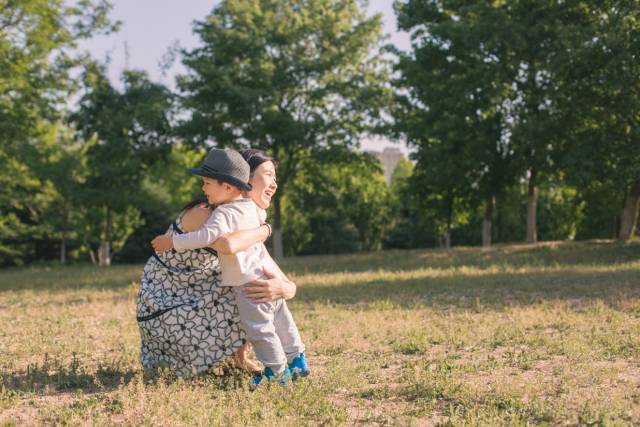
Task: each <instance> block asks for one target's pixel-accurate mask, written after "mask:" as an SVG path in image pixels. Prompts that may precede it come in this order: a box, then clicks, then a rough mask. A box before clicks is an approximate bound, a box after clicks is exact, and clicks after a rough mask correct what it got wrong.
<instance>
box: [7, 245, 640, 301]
mask: <svg viewBox="0 0 640 427" xmlns="http://www.w3.org/2000/svg"><path fill="white" fill-rule="evenodd" d="M639 259H640V244H638V243H632V244H627V245H624V244H619V243H616V242H613V241H593V242H543V243H538V244H530V245H527V244H521V245H496V246H494V247H492V248H490V249H489V250H482V249H481V248H477V247H460V248H453V249H451V250H442V249H419V250H388V251H382V252H371V253H360V254H341V255H322V256H301V257H294V258H287V259H285V260H284V261H283V262H282V263H281V264H282V267H283V270H284V271H286V272H290V273H293V274H295V275H303V274H309V273H312V274H318V273H336V272H353V273H355V272H365V271H378V270H380V269H384V270H387V271H412V270H416V269H421V268H440V269H448V268H459V267H464V266H468V267H477V268H488V267H492V266H498V267H513V268H519V267H541V266H550V265H552V266H567V267H568V266H578V265H584V266H585V267H588V266H591V265H611V266H614V265H621V264H624V263H628V262H632V261H637V260H639ZM142 269H143V265H142V264H132V265H124V264H119V265H113V266H111V267H106V268H105V267H102V268H98V267H94V266H91V265H76V266H68V267H63V266H61V267H30V268H14V269H9V270H6V271H4V272H2V273H0V294H1V293H3V292H8V291H26V290H45V291H52V290H83V289H87V290H93V289H109V290H117V289H121V288H124V287H127V286H129V285H130V284H132V283H137V282H139V280H140V276H141V274H142Z"/></svg>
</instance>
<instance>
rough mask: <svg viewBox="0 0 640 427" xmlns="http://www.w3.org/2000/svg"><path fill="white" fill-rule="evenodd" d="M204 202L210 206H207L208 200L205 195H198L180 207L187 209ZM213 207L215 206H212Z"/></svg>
mask: <svg viewBox="0 0 640 427" xmlns="http://www.w3.org/2000/svg"><path fill="white" fill-rule="evenodd" d="M203 203H204V204H205V205H207V207H208V208H211V206H209V202H208V201H207V198H206V197H198V198H196V199H193V200H192V201H190V202H189V203H187V204H186V205H184V207H183V208H182V210H183V211H186V210H189V209H191V208H195V207H196V206H200V205H201V204H203ZM214 207H215V206H214Z"/></svg>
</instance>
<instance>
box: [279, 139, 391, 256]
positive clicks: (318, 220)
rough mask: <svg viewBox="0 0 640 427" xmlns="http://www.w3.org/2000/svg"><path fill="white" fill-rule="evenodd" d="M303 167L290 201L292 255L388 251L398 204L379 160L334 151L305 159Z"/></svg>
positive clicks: (286, 215)
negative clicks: (388, 235)
mask: <svg viewBox="0 0 640 427" xmlns="http://www.w3.org/2000/svg"><path fill="white" fill-rule="evenodd" d="M299 168H300V172H299V174H298V175H297V176H296V178H295V180H293V181H292V182H291V186H290V191H289V192H288V193H287V196H286V197H285V201H284V206H285V209H284V222H285V225H286V228H285V230H286V231H285V234H284V237H285V241H286V242H287V248H288V249H289V251H290V253H301V254H311V253H344V252H357V251H362V250H365V251H373V250H378V249H381V248H382V243H383V241H384V239H385V235H386V231H387V229H388V228H389V222H390V219H391V211H392V203H393V201H392V198H391V194H390V191H389V187H388V185H387V183H386V182H385V180H384V174H383V172H382V165H381V164H380V162H379V161H378V159H376V158H374V157H372V156H371V155H369V154H363V153H356V152H350V151H348V150H347V149H345V148H334V149H333V150H329V151H327V152H325V153H322V154H319V155H316V156H314V157H307V158H306V159H303V160H302V162H301V163H300V164H299Z"/></svg>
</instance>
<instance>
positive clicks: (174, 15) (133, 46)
mask: <svg viewBox="0 0 640 427" xmlns="http://www.w3.org/2000/svg"><path fill="white" fill-rule="evenodd" d="M112 3H113V6H114V7H113V10H112V13H111V16H112V18H113V19H114V20H119V21H121V27H120V31H119V32H118V33H115V34H111V35H109V36H98V37H95V38H93V39H91V40H88V41H85V42H83V43H82V44H81V47H82V48H84V49H87V50H89V51H90V52H91V53H92V55H93V56H94V57H95V58H98V59H100V60H104V59H105V58H106V57H109V59H110V64H109V76H110V78H111V80H113V81H114V82H117V81H118V76H119V75H120V73H121V72H122V71H123V70H124V69H126V68H134V69H142V70H145V71H147V73H149V75H150V77H151V78H152V79H153V80H156V81H159V82H162V83H163V84H165V85H167V86H169V87H174V78H175V76H176V75H177V74H180V73H182V72H184V68H183V67H182V65H181V64H180V63H179V61H175V62H174V64H173V66H172V67H171V68H169V69H168V70H166V71H165V72H163V71H162V69H161V67H160V64H161V63H162V61H163V57H164V56H165V55H166V53H167V51H168V50H169V49H170V48H171V47H172V46H173V45H175V44H176V43H178V44H179V46H181V47H183V48H192V47H195V46H197V45H198V42H199V40H198V39H197V37H196V36H195V35H194V34H193V33H192V31H191V29H192V23H193V21H195V20H201V19H203V18H204V17H205V16H206V15H207V14H208V13H209V12H211V10H212V9H213V7H214V6H215V5H216V4H217V3H218V2H217V1H215V0H113V1H112ZM369 3H370V4H369V8H368V11H367V13H368V14H374V13H381V14H382V16H383V20H384V32H385V34H388V35H389V37H390V38H389V41H390V42H391V43H394V44H395V45H396V46H398V47H399V48H401V49H408V48H409V36H408V34H406V33H403V32H398V31H397V29H396V21H395V14H394V12H393V0H369ZM361 145H362V148H363V149H368V150H378V151H381V150H382V149H383V148H384V147H397V148H400V149H401V150H402V151H403V152H404V153H408V152H409V150H408V149H407V147H406V146H405V145H404V144H402V143H394V142H391V141H388V140H386V139H380V138H376V139H371V140H369V139H368V140H364V141H362V144H361Z"/></svg>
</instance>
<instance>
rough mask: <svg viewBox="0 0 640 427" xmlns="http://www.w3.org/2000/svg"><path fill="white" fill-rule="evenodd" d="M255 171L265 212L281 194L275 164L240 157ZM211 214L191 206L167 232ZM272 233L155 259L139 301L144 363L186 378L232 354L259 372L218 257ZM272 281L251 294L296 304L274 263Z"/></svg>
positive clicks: (246, 233) (256, 197)
mask: <svg viewBox="0 0 640 427" xmlns="http://www.w3.org/2000/svg"><path fill="white" fill-rule="evenodd" d="M242 155H243V156H244V158H245V160H247V162H248V163H249V166H250V169H251V178H250V183H251V185H252V190H251V192H249V193H247V196H248V197H251V198H252V199H253V201H254V202H255V203H256V204H257V205H258V206H260V207H261V208H263V209H266V208H268V207H269V205H270V204H271V198H272V197H273V195H274V194H275V191H276V189H277V183H276V163H275V161H274V160H273V159H272V158H270V157H268V156H267V155H266V154H265V153H264V152H262V151H260V150H246V151H244V152H243V153H242ZM210 214H211V208H210V207H208V206H207V205H206V203H204V201H203V200H202V199H201V200H197V201H194V202H192V203H190V204H189V205H187V206H186V207H185V208H184V209H183V211H182V213H181V214H180V215H179V216H178V218H177V219H176V221H175V222H174V223H173V224H172V225H171V227H169V230H168V233H169V234H173V233H184V232H188V231H194V230H197V229H199V228H200V227H201V226H202V225H203V224H204V222H205V221H206V220H207V218H208V217H209V215H210ZM270 229H271V227H270V226H268V225H263V226H261V227H259V228H257V229H253V230H243V231H239V232H236V233H233V234H231V235H229V236H224V237H222V238H220V239H218V240H216V241H215V242H214V243H213V245H212V248H206V249H196V250H191V251H180V252H176V251H174V250H172V251H169V252H165V253H163V254H155V253H154V254H153V255H152V257H151V258H149V261H147V264H146V265H145V267H144V271H143V274H142V281H141V288H140V292H139V293H138V298H137V316H136V317H137V320H138V326H139V327H140V337H141V354H140V358H141V361H142V365H143V366H144V367H145V368H154V367H158V366H167V367H170V368H172V369H174V370H175V372H176V374H178V375H180V376H185V375H194V374H198V373H201V372H204V371H206V370H208V369H210V368H212V367H214V366H216V365H218V364H219V363H221V362H222V361H224V360H225V359H226V358H227V357H228V356H230V355H232V354H233V355H234V359H235V360H236V363H238V364H239V365H240V366H243V367H245V368H246V369H248V370H250V371H256V370H258V369H259V368H258V366H257V365H256V364H255V362H252V361H250V360H249V359H247V357H246V353H247V350H248V345H249V344H248V343H246V342H245V340H244V332H243V331H242V329H241V328H240V325H239V317H238V309H237V307H236V304H235V299H234V296H233V292H232V291H231V288H228V287H222V286H220V267H219V265H218V257H217V254H216V252H215V251H220V252H222V253H235V252H237V251H241V250H244V249H246V248H247V247H249V246H251V245H253V244H256V243H259V242H262V241H264V240H265V239H266V238H267V237H268V236H269V234H270ZM267 265H268V267H267V268H266V271H265V274H266V276H267V277H268V279H264V280H256V281H255V282H253V283H252V285H251V286H248V287H246V288H245V291H246V292H247V293H248V294H249V297H251V298H253V299H254V300H255V301H256V302H265V301H271V300H274V299H277V298H285V299H290V298H293V296H294V295H295V291H296V286H295V284H294V283H293V282H291V281H290V280H289V279H288V278H287V277H286V276H285V275H284V273H282V271H281V270H280V269H279V268H278V266H277V264H276V263H275V262H273V260H272V259H269V260H268V261H267Z"/></svg>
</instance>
